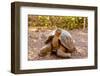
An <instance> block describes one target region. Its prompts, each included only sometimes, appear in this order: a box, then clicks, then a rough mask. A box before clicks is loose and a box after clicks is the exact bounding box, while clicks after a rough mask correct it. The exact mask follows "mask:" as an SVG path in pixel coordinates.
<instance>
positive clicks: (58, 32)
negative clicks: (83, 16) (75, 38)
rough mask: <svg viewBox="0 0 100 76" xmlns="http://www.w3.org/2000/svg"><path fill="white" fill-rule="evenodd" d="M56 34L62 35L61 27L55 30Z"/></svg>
mask: <svg viewBox="0 0 100 76" xmlns="http://www.w3.org/2000/svg"><path fill="white" fill-rule="evenodd" d="M55 35H56V36H57V37H59V36H60V35H61V29H59V28H58V29H56V31H55Z"/></svg>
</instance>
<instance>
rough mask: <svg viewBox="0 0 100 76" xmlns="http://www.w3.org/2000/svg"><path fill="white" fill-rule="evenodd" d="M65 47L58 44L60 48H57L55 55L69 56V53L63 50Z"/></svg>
mask: <svg viewBox="0 0 100 76" xmlns="http://www.w3.org/2000/svg"><path fill="white" fill-rule="evenodd" d="M65 51H66V49H65V48H64V47H63V46H60V48H59V49H58V50H57V56H59V57H62V58H70V57H71V53H67V52H65Z"/></svg>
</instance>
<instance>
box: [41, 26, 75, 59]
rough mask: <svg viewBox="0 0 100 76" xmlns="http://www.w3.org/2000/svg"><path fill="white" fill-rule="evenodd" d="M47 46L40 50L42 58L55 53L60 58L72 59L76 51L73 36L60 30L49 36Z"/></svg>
mask: <svg viewBox="0 0 100 76" xmlns="http://www.w3.org/2000/svg"><path fill="white" fill-rule="evenodd" d="M45 44H46V45H45V46H44V47H43V48H41V49H40V53H39V55H40V56H45V55H47V54H48V53H50V54H51V53H54V52H55V53H56V55H57V56H59V57H63V58H70V57H71V55H72V53H73V52H75V51H76V48H75V45H74V41H73V39H72V36H71V34H70V33H69V32H68V31H66V30H63V29H59V28H58V29H56V30H54V31H52V32H51V33H50V34H49V35H48V37H47V40H46V41H45Z"/></svg>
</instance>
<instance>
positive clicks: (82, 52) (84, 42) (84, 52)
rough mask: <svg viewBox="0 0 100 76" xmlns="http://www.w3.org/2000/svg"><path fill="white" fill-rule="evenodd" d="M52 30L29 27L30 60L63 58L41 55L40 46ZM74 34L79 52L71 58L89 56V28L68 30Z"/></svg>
mask: <svg viewBox="0 0 100 76" xmlns="http://www.w3.org/2000/svg"><path fill="white" fill-rule="evenodd" d="M50 32H52V30H48V29H47V30H46V29H45V30H37V29H29V32H28V60H51V59H62V58H60V57H58V56H56V55H47V56H45V57H39V56H38V53H39V50H40V48H42V47H43V46H44V41H45V40H46V38H47V36H48V34H49V33H50ZM68 32H70V34H71V35H72V38H73V39H74V41H75V46H76V48H77V50H78V53H74V54H73V55H72V57H71V58H73V59H76V58H87V57H88V33H87V29H85V30H84V31H82V30H79V29H78V30H71V31H68Z"/></svg>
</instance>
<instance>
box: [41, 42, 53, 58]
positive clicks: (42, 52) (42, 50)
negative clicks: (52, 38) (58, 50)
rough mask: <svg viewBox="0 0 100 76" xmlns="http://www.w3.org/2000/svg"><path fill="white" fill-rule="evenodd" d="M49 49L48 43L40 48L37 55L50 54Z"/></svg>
mask: <svg viewBox="0 0 100 76" xmlns="http://www.w3.org/2000/svg"><path fill="white" fill-rule="evenodd" d="M51 50H52V46H51V43H48V44H46V45H45V46H44V47H42V48H41V49H40V52H39V56H41V57H43V56H46V55H47V54H50V52H51Z"/></svg>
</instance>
